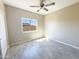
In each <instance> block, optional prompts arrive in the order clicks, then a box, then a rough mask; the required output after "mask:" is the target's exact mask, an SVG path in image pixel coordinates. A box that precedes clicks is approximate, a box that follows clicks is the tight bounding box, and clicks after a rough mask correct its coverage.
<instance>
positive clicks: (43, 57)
mask: <svg viewBox="0 0 79 59" xmlns="http://www.w3.org/2000/svg"><path fill="white" fill-rule="evenodd" d="M5 59H79V50H77V49H74V48H72V47H69V46H66V45H63V44H61V43H58V42H56V41H53V40H50V39H48V40H47V39H40V40H35V41H32V42H29V43H25V44H22V45H19V46H14V47H11V48H10V49H8V51H7V55H6V58H5Z"/></svg>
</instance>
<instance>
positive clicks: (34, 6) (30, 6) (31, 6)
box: [30, 6, 40, 7]
mask: <svg viewBox="0 0 79 59" xmlns="http://www.w3.org/2000/svg"><path fill="white" fill-rule="evenodd" d="M30 7H40V6H30Z"/></svg>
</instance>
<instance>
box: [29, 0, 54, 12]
mask: <svg viewBox="0 0 79 59" xmlns="http://www.w3.org/2000/svg"><path fill="white" fill-rule="evenodd" d="M52 5H55V2H52V3H49V4H45V1H44V0H40V5H39V6H30V7H40V9H39V10H37V12H39V11H40V10H41V9H44V10H45V11H48V9H47V8H46V7H48V6H52Z"/></svg>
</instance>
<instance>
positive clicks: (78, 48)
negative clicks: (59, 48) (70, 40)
mask: <svg viewBox="0 0 79 59" xmlns="http://www.w3.org/2000/svg"><path fill="white" fill-rule="evenodd" d="M53 41H56V42H59V43H61V44H64V45H67V46H70V47H73V48H75V49H77V50H79V47H76V46H74V45H71V44H67V43H64V42H61V41H58V40H53Z"/></svg>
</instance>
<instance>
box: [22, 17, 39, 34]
mask: <svg viewBox="0 0 79 59" xmlns="http://www.w3.org/2000/svg"><path fill="white" fill-rule="evenodd" d="M27 18H28V17H22V18H21V29H22V30H21V31H22V33H30V32H37V31H38V20H37V19H35V20H37V26H36V30H32V31H31V30H29V31H24V30H23V23H22V20H23V19H27ZM28 19H33V20H34V18H28Z"/></svg>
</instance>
